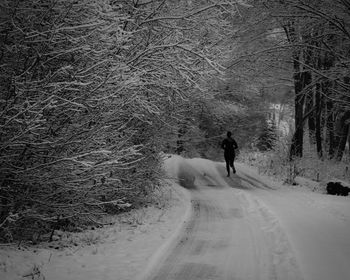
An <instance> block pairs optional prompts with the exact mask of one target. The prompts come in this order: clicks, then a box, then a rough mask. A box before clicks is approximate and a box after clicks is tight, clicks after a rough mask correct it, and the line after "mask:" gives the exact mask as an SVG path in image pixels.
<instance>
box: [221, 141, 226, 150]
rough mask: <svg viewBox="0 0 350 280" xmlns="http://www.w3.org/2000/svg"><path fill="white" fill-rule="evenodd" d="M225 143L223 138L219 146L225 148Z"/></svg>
mask: <svg viewBox="0 0 350 280" xmlns="http://www.w3.org/2000/svg"><path fill="white" fill-rule="evenodd" d="M225 143H226V141H225V139H224V140H223V141H222V142H221V148H222V149H224V150H225Z"/></svg>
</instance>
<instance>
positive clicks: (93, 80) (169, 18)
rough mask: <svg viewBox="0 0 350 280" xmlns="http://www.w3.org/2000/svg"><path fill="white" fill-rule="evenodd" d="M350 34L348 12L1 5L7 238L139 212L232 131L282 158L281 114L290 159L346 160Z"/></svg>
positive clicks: (278, 7)
mask: <svg viewBox="0 0 350 280" xmlns="http://www.w3.org/2000/svg"><path fill="white" fill-rule="evenodd" d="M349 34H350V1H347V0H335V1H332V0H321V1H316V0H315V1H309V0H308V1H306V0H305V1H300V0H285V1H283V0H279V1H277V0H272V1H263V0H255V1H254V0H252V1H249V0H246V1H244V0H241V1H238V0H237V1H231V0H176V1H169V0H82V1H73V0H34V1H25V0H15V1H13V0H4V1H1V2H0V239H1V240H2V241H3V242H12V241H13V240H22V239H32V240H33V241H37V240H40V235H41V234H43V233H47V232H50V231H52V230H54V229H56V228H60V227H67V226H69V225H73V227H74V225H76V224H79V225H86V224H91V223H93V224H98V223H99V217H100V216H101V215H104V214H105V213H112V214H113V213H119V212H121V211H125V210H127V209H129V208H132V207H140V206H142V204H143V203H144V202H145V200H146V199H147V197H148V195H149V194H150V193H152V192H153V191H154V189H155V188H158V187H159V185H160V184H161V180H162V178H163V173H162V160H163V157H164V153H178V154H182V155H184V156H201V157H206V158H217V156H218V153H220V148H219V146H218V143H219V141H220V139H222V137H223V135H224V134H225V132H226V130H233V131H234V136H235V138H236V139H237V141H238V142H239V146H240V148H241V149H242V150H243V149H246V150H248V151H249V150H260V151H266V150H273V148H274V146H275V145H277V144H276V143H277V142H278V141H281V135H280V133H279V131H278V130H279V121H280V120H281V119H282V118H283V115H284V119H285V120H286V121H287V122H289V123H290V125H289V127H288V129H287V131H286V133H285V134H283V136H284V138H285V139H286V143H287V144H286V145H287V146H288V155H286V160H287V161H289V162H290V161H294V160H297V159H298V158H302V157H303V152H304V150H305V148H304V147H303V144H304V142H305V138H306V135H307V137H308V139H309V141H310V145H311V146H314V147H315V151H316V156H317V157H319V158H320V159H321V160H333V161H338V162H340V161H344V160H346V158H347V157H348V155H346V146H347V144H348V143H349V139H350V138H349V125H350V110H349V106H350V103H349V102H350V97H349V87H350V79H349V68H350V63H349V62H350V52H349V42H350V35H349ZM271 104H279V105H281V106H282V107H281V106H280V107H279V108H286V110H285V111H283V112H280V114H279V119H278V120H277V121H275V119H269V118H268V116H269V114H271V111H274V110H272V109H271V108H272V107H271ZM288 110H289V111H288Z"/></svg>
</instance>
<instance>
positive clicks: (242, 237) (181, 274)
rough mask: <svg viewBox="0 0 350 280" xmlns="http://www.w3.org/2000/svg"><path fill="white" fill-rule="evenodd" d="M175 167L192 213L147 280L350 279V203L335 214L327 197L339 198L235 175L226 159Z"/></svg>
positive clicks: (246, 173) (172, 163)
mask: <svg viewBox="0 0 350 280" xmlns="http://www.w3.org/2000/svg"><path fill="white" fill-rule="evenodd" d="M167 164H168V169H169V172H170V173H172V175H173V176H177V177H178V179H179V181H180V184H181V185H182V186H184V187H185V188H187V189H188V191H189V192H190V195H191V204H192V211H191V215H189V216H188V219H187V221H186V223H185V224H184V227H183V228H182V229H181V230H180V232H179V234H178V235H177V237H176V238H174V239H173V240H172V241H171V243H169V244H168V246H166V247H163V249H160V252H158V254H157V256H158V261H157V262H154V261H153V262H152V265H151V266H150V267H149V268H148V269H147V271H146V273H145V274H144V275H143V277H141V278H143V279H149V280H161V279H162V280H165V279H167V280H173V279H174V280H175V279H179V280H180V279H181V280H186V279H188V280H195V279H202V280H205V279H211V280H214V279H220V280H221V279H222V280H226V279H227V280H231V279H232V280H233V279H235V280H236V279H242V280H272V279H280V280H288V279H290V280H298V279H305V280H309V279H310V280H316V279H317V280H323V279H324V280H326V279H335V280H336V279H339V280H345V279H350V268H349V265H350V236H349V234H350V231H349V229H350V223H349V219H348V218H349V217H350V215H349V216H347V215H346V211H347V210H350V208H347V207H346V206H345V209H343V208H341V207H338V208H336V209H337V210H339V209H341V210H342V211H343V210H344V212H341V213H340V212H339V211H338V212H334V211H333V212H332V211H331V210H332V207H328V206H326V203H325V202H324V200H325V199H326V200H327V199H334V198H335V197H330V196H325V195H320V194H313V193H302V192H298V191H295V190H291V191H288V190H286V189H285V188H276V186H274V185H272V184H269V182H263V181H262V180H261V178H259V177H258V176H256V174H252V173H251V172H250V170H245V169H244V168H243V167H238V170H239V171H238V174H237V175H234V176H232V177H231V178H227V177H225V174H226V172H225V167H224V165H223V164H221V163H214V162H211V161H208V160H203V159H190V160H184V159H181V158H177V157H173V158H172V159H171V160H169V161H168V163H167ZM317 196H319V197H317ZM318 199H319V200H320V201H323V202H322V203H320V202H319V200H318ZM338 199H344V203H343V204H342V207H344V205H345V203H347V204H349V200H346V198H340V197H338ZM333 210H334V209H333ZM349 214H350V212H349ZM338 218H340V219H338Z"/></svg>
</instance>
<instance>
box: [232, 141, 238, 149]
mask: <svg viewBox="0 0 350 280" xmlns="http://www.w3.org/2000/svg"><path fill="white" fill-rule="evenodd" d="M233 145H234V148H235V149H238V145H237V142H236V140H233Z"/></svg>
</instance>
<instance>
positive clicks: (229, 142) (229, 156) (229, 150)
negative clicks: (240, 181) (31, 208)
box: [221, 131, 238, 177]
mask: <svg viewBox="0 0 350 280" xmlns="http://www.w3.org/2000/svg"><path fill="white" fill-rule="evenodd" d="M231 135H232V133H231V131H227V137H226V138H225V139H224V141H222V143H221V148H223V149H224V151H225V152H224V157H225V161H226V170H227V177H230V166H231V167H232V172H233V173H236V169H235V166H234V164H233V162H234V160H235V157H236V153H235V149H238V145H237V142H236V141H235V139H233V138H232V137H231Z"/></svg>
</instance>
